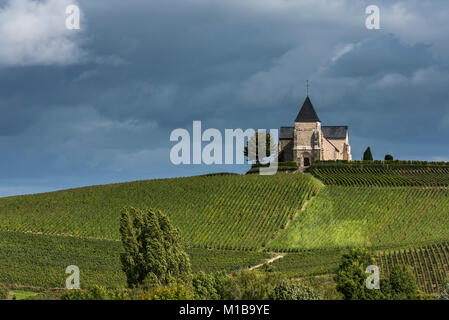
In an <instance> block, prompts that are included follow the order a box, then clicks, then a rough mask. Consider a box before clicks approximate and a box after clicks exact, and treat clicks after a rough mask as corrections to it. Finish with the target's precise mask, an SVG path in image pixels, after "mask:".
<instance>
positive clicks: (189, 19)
mask: <svg viewBox="0 0 449 320" xmlns="http://www.w3.org/2000/svg"><path fill="white" fill-rule="evenodd" d="M21 1H23V2H24V3H26V2H27V1H29V0H21ZM45 2H46V1H43V2H42V3H45ZM5 3H6V2H5V1H0V5H1V6H2V8H4V7H5ZM78 3H79V5H80V8H81V10H82V17H83V20H82V24H81V31H80V32H79V33H77V34H70V33H69V34H68V33H66V32H65V31H63V30H61V31H58V32H57V33H53V34H49V35H47V37H46V38H45V39H53V38H55V37H56V38H58V39H61V42H57V43H56V44H59V43H63V44H69V46H68V47H67V48H68V49H67V50H69V49H70V50H72V51H67V52H69V53H70V52H71V53H73V55H70V54H68V55H66V56H64V59H60V58H58V57H57V56H55V55H46V56H42V57H35V58H34V60H33V61H25V62H29V63H25V64H26V65H17V64H16V65H14V63H17V59H16V60H14V59H13V60H11V59H9V60H8V61H7V63H6V62H5V61H4V63H3V64H1V63H0V112H1V113H2V117H1V119H0V147H1V149H2V157H0V165H1V168H2V171H1V176H2V177H3V182H2V184H1V185H0V194H3V195H6V194H12V193H20V190H23V192H31V191H33V190H34V191H39V190H42V191H43V190H45V191H46V190H48V189H54V188H61V187H69V186H79V185H87V184H98V183H108V182H113V181H125V180H134V179H144V178H152V177H167V176H177V175H189V174H198V173H205V172H208V171H225V170H228V171H229V170H234V171H242V170H244V169H243V168H242V167H241V166H240V167H219V166H215V167H207V166H190V167H189V166H186V167H176V166H173V165H171V164H170V162H169V149H170V147H171V146H172V143H170V142H169V134H170V131H171V130H173V129H175V128H178V127H183V128H186V129H188V130H191V125H192V121H193V120H202V121H203V128H207V127H216V128H219V129H224V128H238V127H241V128H248V127H253V128H278V127H279V126H280V125H291V124H292V121H293V119H294V118H295V116H296V114H297V112H298V108H299V107H300V105H301V103H302V101H303V100H304V98H305V97H304V95H305V87H304V82H305V80H306V79H310V80H311V84H312V86H311V89H310V90H311V98H312V101H313V103H314V105H315V107H316V109H317V112H318V113H319V115H320V118H321V120H322V121H323V124H329V125H339V124H347V125H349V126H350V137H351V144H352V147H353V155H354V158H359V157H360V155H361V153H362V152H363V149H364V148H365V147H366V146H367V145H371V146H372V149H373V150H374V154H375V156H376V157H378V158H380V157H383V155H384V154H385V153H387V152H389V153H393V154H394V155H395V156H397V157H400V158H404V159H410V158H421V159H429V160H432V159H435V160H439V159H447V160H449V154H448V152H447V143H446V141H445V139H444V137H445V136H447V134H448V129H447V128H449V105H448V103H447V101H448V98H449V97H448V94H447V85H448V84H449V72H448V68H447V65H448V62H449V59H447V58H448V53H449V49H448V46H447V43H448V41H447V35H446V33H445V32H442V31H440V29H441V28H443V29H444V27H445V26H446V27H447V24H448V23H447V21H448V20H447V19H446V16H445V13H444V12H447V11H448V10H447V6H448V5H447V4H446V2H434V4H432V5H428V6H423V5H422V3H421V2H420V1H381V2H380V7H381V24H382V29H381V30H367V29H366V28H365V26H364V9H365V7H366V5H369V4H371V3H369V2H368V1H367V2H363V1H360V2H356V3H354V2H352V1H340V2H332V3H331V2H328V1H269V0H259V1H252V0H247V1H200V0H196V1H193V0H191V1H184V0H183V1H137V0H133V1H127V2H123V1H117V0H108V1H106V0H105V1H99V0H97V1H87V0H85V1H78ZM48 8H50V9H51V8H52V7H51V6H49V7H48ZM50 9H48V10H49V14H51V15H52V16H54V15H55V12H54V11H52V10H50ZM13 13H14V14H15V15H17V14H18V13H16V12H13ZM11 14H12V13H8V15H7V16H10V15H11ZM432 15H433V17H434V19H433V20H432V21H430V22H429V21H428V20H426V19H427V17H428V16H432ZM63 18H64V17H63ZM47 29H48V28H44V29H43V30H45V31H46V30H47ZM446 29H447V28H446ZM1 34H2V33H1V25H0V35H1ZM45 39H44V40H45ZM38 40H41V39H40V38H39V37H38V36H37V38H36V37H34V38H32V41H35V42H36V43H40V42H39V41H38ZM44 40H42V41H44ZM42 41H41V42H42ZM12 44H14V42H12ZM12 49H14V48H12ZM25 49H27V48H25ZM25 49H24V48H23V47H18V48H17V50H19V51H18V52H19V53H20V54H22V56H23V54H24V53H23V52H24V50H25ZM39 53H40V52H37V53H36V55H38V54H39ZM80 53H82V54H80ZM77 54H78V55H77ZM22 56H20V57H22ZM1 58H2V56H1V55H0V59H1ZM52 59H53V60H52ZM14 61H16V62H14ZM18 61H20V62H22V64H23V62H24V61H23V60H18ZM52 61H53V62H54V63H51V62H52ZM445 146H446V147H445Z"/></svg>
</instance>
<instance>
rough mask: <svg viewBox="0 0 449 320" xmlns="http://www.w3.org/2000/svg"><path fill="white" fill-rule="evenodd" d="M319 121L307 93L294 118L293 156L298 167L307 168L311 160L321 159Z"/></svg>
mask: <svg viewBox="0 0 449 320" xmlns="http://www.w3.org/2000/svg"><path fill="white" fill-rule="evenodd" d="M321 141H322V131H321V121H320V119H319V118H318V115H317V114H316V112H315V109H314V108H313V105H312V102H311V101H310V98H309V96H308V95H307V98H306V100H305V101H304V103H303V105H302V107H301V110H300V111H299V113H298V115H297V116H296V119H295V127H294V132H293V157H294V159H296V162H297V163H298V167H299V168H302V169H304V168H307V167H309V166H310V165H311V164H312V161H315V160H320V159H321Z"/></svg>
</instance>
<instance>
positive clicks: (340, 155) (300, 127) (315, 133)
mask: <svg viewBox="0 0 449 320" xmlns="http://www.w3.org/2000/svg"><path fill="white" fill-rule="evenodd" d="M278 159H279V162H283V161H295V162H296V163H297V164H298V167H299V168H300V169H304V168H307V167H309V166H310V165H311V164H312V162H313V161H315V160H352V157H351V146H350V145H349V136H348V126H322V125H321V121H320V119H319V118H318V115H317V114H316V112H315V109H314V108H313V105H312V102H311V101H310V98H309V96H307V98H306V100H305V101H304V104H303V105H302V107H301V110H300V111H299V113H298V115H297V117H296V119H295V125H294V126H293V127H281V128H280V130H279V145H278Z"/></svg>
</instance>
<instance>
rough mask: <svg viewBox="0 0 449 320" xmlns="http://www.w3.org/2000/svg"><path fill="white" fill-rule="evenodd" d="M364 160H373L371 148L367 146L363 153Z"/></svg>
mask: <svg viewBox="0 0 449 320" xmlns="http://www.w3.org/2000/svg"><path fill="white" fill-rule="evenodd" d="M363 160H365V161H373V155H372V154H371V148H370V147H368V148H366V150H365V152H364V153H363Z"/></svg>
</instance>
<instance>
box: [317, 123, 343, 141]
mask: <svg viewBox="0 0 449 320" xmlns="http://www.w3.org/2000/svg"><path fill="white" fill-rule="evenodd" d="M321 131H322V132H323V135H324V137H325V138H326V139H345V138H346V133H347V132H348V126H322V127H321Z"/></svg>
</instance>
